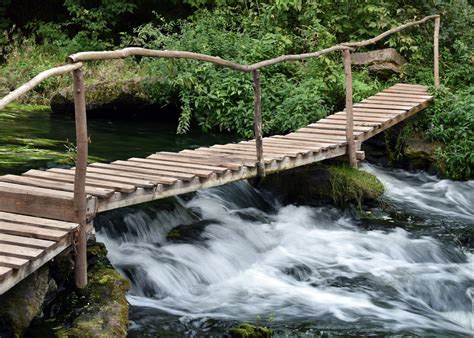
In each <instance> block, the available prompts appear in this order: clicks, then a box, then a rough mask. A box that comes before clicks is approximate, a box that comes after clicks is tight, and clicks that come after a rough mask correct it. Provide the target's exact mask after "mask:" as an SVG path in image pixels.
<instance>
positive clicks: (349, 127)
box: [342, 49, 357, 168]
mask: <svg viewBox="0 0 474 338" xmlns="http://www.w3.org/2000/svg"><path fill="white" fill-rule="evenodd" d="M342 56H343V60H344V74H345V79H346V141H347V156H348V158H349V165H350V166H351V167H352V168H357V158H356V152H355V142H354V120H353V116H352V115H353V109H352V69H351V52H350V51H349V50H347V49H345V50H343V51H342Z"/></svg>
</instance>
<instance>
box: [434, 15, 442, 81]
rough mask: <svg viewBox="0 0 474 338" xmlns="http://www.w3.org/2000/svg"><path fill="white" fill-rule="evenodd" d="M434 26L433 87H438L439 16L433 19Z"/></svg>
mask: <svg viewBox="0 0 474 338" xmlns="http://www.w3.org/2000/svg"><path fill="white" fill-rule="evenodd" d="M434 22H435V27H434V43H433V45H434V48H433V49H434V50H433V54H434V60H433V61H434V85H435V88H439V28H440V25H441V17H440V16H437V17H436V18H435V19H434Z"/></svg>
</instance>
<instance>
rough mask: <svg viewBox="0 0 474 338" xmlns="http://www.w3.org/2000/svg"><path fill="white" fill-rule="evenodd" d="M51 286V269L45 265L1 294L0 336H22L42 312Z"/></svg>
mask: <svg viewBox="0 0 474 338" xmlns="http://www.w3.org/2000/svg"><path fill="white" fill-rule="evenodd" d="M49 288H50V283H49V269H48V267H47V266H44V267H42V268H41V269H39V270H38V271H36V272H34V273H33V274H31V275H30V276H28V277H27V278H25V279H24V280H23V281H21V282H20V283H19V284H18V285H17V286H15V287H14V288H13V289H11V290H9V291H8V292H7V293H5V294H4V295H2V296H0V337H20V336H22V335H23V333H24V332H25V330H26V329H27V328H28V327H29V325H30V323H31V321H32V320H33V318H35V317H36V316H38V315H39V314H41V309H42V306H43V302H44V300H45V297H46V294H47V292H48V290H49Z"/></svg>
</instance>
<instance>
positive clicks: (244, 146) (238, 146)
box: [211, 143, 298, 157]
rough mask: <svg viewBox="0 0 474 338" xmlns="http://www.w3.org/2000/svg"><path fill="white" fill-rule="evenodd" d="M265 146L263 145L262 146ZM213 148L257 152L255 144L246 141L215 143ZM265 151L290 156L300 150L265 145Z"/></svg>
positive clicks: (294, 155)
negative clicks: (245, 142)
mask: <svg viewBox="0 0 474 338" xmlns="http://www.w3.org/2000/svg"><path fill="white" fill-rule="evenodd" d="M262 147H263V146H262ZM211 148H213V149H214V148H218V149H231V150H233V151H234V150H236V151H245V152H247V153H249V154H252V153H254V152H256V149H255V145H251V144H244V143H236V144H234V143H230V144H226V145H215V146H212V147H211ZM263 150H264V153H265V155H267V156H276V157H280V156H289V157H296V156H298V152H295V151H291V150H282V149H275V148H273V147H269V146H267V147H265V148H264V149H263Z"/></svg>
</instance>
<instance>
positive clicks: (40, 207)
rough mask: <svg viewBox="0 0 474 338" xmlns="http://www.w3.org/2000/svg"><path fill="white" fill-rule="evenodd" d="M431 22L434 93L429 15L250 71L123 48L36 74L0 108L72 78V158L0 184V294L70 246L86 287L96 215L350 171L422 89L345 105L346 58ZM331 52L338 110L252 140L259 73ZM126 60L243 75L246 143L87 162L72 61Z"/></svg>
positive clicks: (78, 79)
mask: <svg viewBox="0 0 474 338" xmlns="http://www.w3.org/2000/svg"><path fill="white" fill-rule="evenodd" d="M430 19H434V20H435V30H434V65H435V66H434V79H435V86H438V85H439V74H438V32H439V25H440V19H439V16H430V17H426V18H424V19H422V20H419V21H415V22H410V23H408V24H405V25H403V26H400V27H398V28H395V29H392V30H390V31H388V32H385V33H383V34H381V35H379V36H377V37H375V38H373V39H371V40H367V41H362V42H351V43H344V44H339V45H336V46H333V47H331V48H328V49H325V50H322V51H319V52H315V53H307V54H300V55H286V56H281V57H278V58H275V59H271V60H267V61H262V62H259V63H256V64H253V65H239V64H236V63H233V62H230V61H226V60H222V59H220V58H217V57H213V56H209V55H203V54H197V53H190V52H179V51H154V50H146V49H142V48H126V49H123V50H119V51H113V52H84V53H78V54H74V55H71V56H70V57H69V61H70V64H69V65H65V66H60V67H56V68H53V69H50V70H47V71H45V72H43V73H40V74H39V75H38V76H36V77H35V78H33V79H32V80H31V81H30V82H28V83H26V84H25V85H23V86H21V87H19V88H18V89H17V90H15V91H13V92H11V93H10V94H9V95H7V96H6V97H4V98H3V99H1V100H0V109H2V108H3V107H4V106H5V105H7V104H8V103H10V102H11V101H13V100H15V99H16V98H18V97H19V96H20V95H22V94H24V93H26V92H27V91H28V90H31V89H32V88H34V87H35V86H36V85H37V84H38V83H40V82H41V81H43V80H44V79H46V78H48V77H51V76H54V75H61V74H64V73H68V72H72V73H73V80H74V95H75V111H76V133H77V148H78V153H77V160H76V167H75V168H71V169H49V170H46V171H40V170H34V169H32V170H29V171H27V172H25V173H23V174H22V175H20V176H17V175H4V176H0V294H3V293H4V292H6V291H7V290H9V289H10V288H11V287H13V286H14V285H15V284H17V283H18V282H19V281H21V280H22V279H23V278H25V277H26V276H28V275H29V274H30V273H32V272H34V271H35V270H36V269H38V268H39V267H40V266H42V265H43V264H45V263H47V262H48V261H50V260H51V259H52V258H54V257H55V256H56V255H58V254H59V253H61V252H62V251H64V250H65V249H66V248H68V247H70V246H73V247H74V249H75V250H73V252H74V255H75V262H76V266H75V280H76V285H77V287H79V288H82V287H85V286H86V284H87V264H86V236H87V233H88V232H89V231H90V230H91V226H92V221H93V219H94V217H95V215H97V214H98V213H100V212H103V211H106V210H111V209H116V208H120V207H124V206H130V205H134V204H138V203H143V202H147V201H153V200H156V199H161V198H165V197H169V196H175V195H179V194H183V193H188V192H192V191H197V190H199V189H203V188H208V187H213V186H218V185H222V184H225V183H228V182H233V181H238V180H243V179H248V178H252V177H259V178H262V177H263V176H265V175H266V174H270V173H273V172H279V171H283V170H287V169H291V168H295V167H298V166H302V165H306V164H310V163H314V162H318V161H322V160H324V159H328V158H336V157H345V158H347V159H348V161H349V163H350V164H351V166H353V167H356V166H357V161H358V160H360V159H362V158H363V152H361V151H360V146H361V143H362V142H363V141H365V140H367V139H369V138H370V137H372V136H374V135H376V134H378V133H380V132H382V131H384V130H386V129H387V128H390V127H391V126H393V125H395V124H397V123H399V122H401V121H403V120H405V119H407V118H408V117H410V116H412V115H414V114H415V113H417V112H419V111H421V110H423V109H424V108H426V107H427V106H428V105H429V104H430V102H431V100H432V96H430V95H429V94H428V91H427V89H428V88H427V87H426V86H422V85H417V84H402V83H399V84H396V85H394V86H392V87H390V88H387V89H385V90H383V91H381V92H379V93H377V94H376V95H374V96H371V97H369V98H367V99H366V100H363V101H362V102H360V103H356V104H353V103H352V76H351V54H350V52H351V51H352V50H354V49H355V48H357V47H361V46H366V45H369V44H373V43H375V42H377V41H379V40H381V39H382V38H384V37H386V36H387V35H389V34H393V33H396V32H398V31H400V30H402V29H405V28H407V27H410V26H413V25H417V24H420V23H423V22H426V21H428V20H430ZM334 51H341V52H342V54H343V61H344V68H345V75H346V109H345V110H344V111H341V112H337V113H335V114H332V115H330V116H327V117H326V118H324V119H322V120H319V121H317V122H316V123H313V124H310V125H309V126H306V127H304V128H301V129H298V130H296V131H295V132H292V133H289V134H287V135H275V136H269V137H263V136H262V125H261V104H260V95H261V94H260V74H259V69H260V68H262V67H265V66H269V65H273V64H276V63H280V62H284V61H291V60H303V59H307V58H314V57H320V56H321V55H324V54H327V53H330V52H334ZM129 55H142V56H155V57H168V58H169V57H174V58H188V59H195V60H201V61H207V62H212V63H215V64H218V65H221V66H224V67H229V68H232V69H235V70H239V71H243V72H249V73H252V75H253V81H254V94H255V100H254V102H255V105H254V108H255V109H254V110H255V121H254V125H255V139H253V140H249V141H242V142H239V143H230V144H224V145H214V146H211V147H202V148H198V149H194V150H182V151H180V152H177V153H170V152H158V153H156V154H152V155H150V156H148V157H147V158H130V159H128V160H126V161H123V160H118V161H114V162H112V163H92V164H89V165H88V164H87V147H88V137H87V126H86V111H85V95H84V84H83V74H82V66H83V65H82V62H84V61H88V60H98V59H112V58H123V57H126V56H129Z"/></svg>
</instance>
